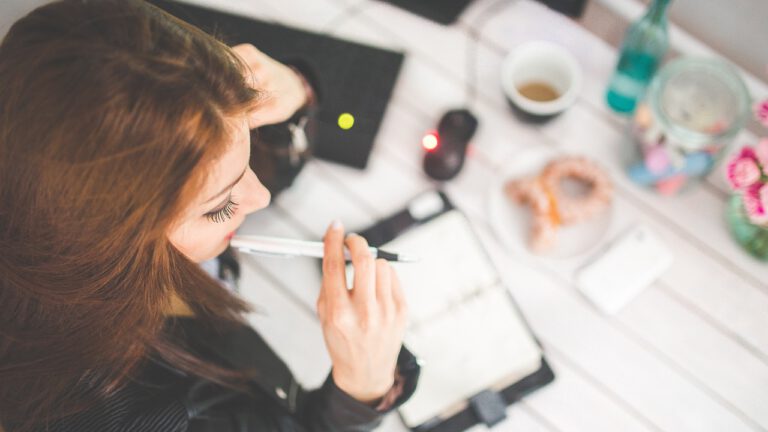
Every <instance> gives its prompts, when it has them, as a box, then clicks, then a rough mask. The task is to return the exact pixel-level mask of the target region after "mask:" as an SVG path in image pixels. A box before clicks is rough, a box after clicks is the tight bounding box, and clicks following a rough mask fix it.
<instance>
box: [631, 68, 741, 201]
mask: <svg viewBox="0 0 768 432" xmlns="http://www.w3.org/2000/svg"><path fill="white" fill-rule="evenodd" d="M749 107H750V102H749V93H748V92H747V88H746V86H745V85H744V82H743V81H742V80H741V78H740V77H739V75H738V73H737V72H736V70H735V69H733V67H731V66H730V65H728V64H727V63H725V62H722V61H720V60H716V59H706V58H697V57H683V58H680V59H677V60H674V61H672V62H670V63H669V64H667V65H666V66H664V67H663V68H662V69H661V70H660V71H659V73H658V74H657V75H656V77H655V78H654V79H653V81H651V84H650V86H649V87H648V91H647V93H646V94H645V97H644V98H643V100H642V102H641V103H640V104H639V105H638V107H637V110H636V111H635V115H634V117H633V119H632V122H631V125H630V129H631V132H630V136H631V139H632V145H630V146H629V147H630V150H629V152H627V153H628V154H627V156H628V157H627V158H626V159H627V161H626V165H627V174H628V175H629V177H630V178H631V179H632V180H633V181H634V182H635V183H637V184H640V185H642V186H646V187H649V188H651V189H653V190H655V191H656V192H658V193H660V194H662V195H674V194H676V193H677V192H678V191H680V190H681V189H683V188H687V187H689V186H690V185H692V184H695V183H697V182H698V181H700V180H702V179H703V178H704V177H705V176H706V175H707V174H709V172H710V171H711V170H712V168H713V167H714V166H715V164H716V162H717V161H718V159H719V158H720V157H721V156H722V155H723V153H724V149H725V147H726V146H727V145H728V144H729V143H730V142H731V141H732V140H733V138H734V137H735V136H736V134H737V133H738V132H739V131H740V130H741V128H742V127H743V126H744V123H745V121H746V120H747V116H748V115H749Z"/></svg>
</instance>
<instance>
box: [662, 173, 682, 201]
mask: <svg viewBox="0 0 768 432" xmlns="http://www.w3.org/2000/svg"><path fill="white" fill-rule="evenodd" d="M687 179H688V178H687V177H686V176H685V174H678V175H674V176H672V177H669V178H665V179H664V180H659V181H658V182H656V191H657V192H659V194H661V195H664V196H672V195H674V194H676V193H677V192H678V191H679V190H680V188H682V187H683V185H684V184H685V181H686V180H687Z"/></svg>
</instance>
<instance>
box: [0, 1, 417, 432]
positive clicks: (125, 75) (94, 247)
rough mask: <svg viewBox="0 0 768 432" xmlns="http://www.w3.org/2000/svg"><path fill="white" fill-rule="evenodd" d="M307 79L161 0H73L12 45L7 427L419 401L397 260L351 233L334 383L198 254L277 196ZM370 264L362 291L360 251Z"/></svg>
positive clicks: (207, 253)
mask: <svg viewBox="0 0 768 432" xmlns="http://www.w3.org/2000/svg"><path fill="white" fill-rule="evenodd" d="M304 89H305V86H304V85H303V83H302V79H301V77H300V76H298V75H297V74H296V73H294V72H293V71H292V70H291V69H289V68H287V67H286V66H284V65H282V64H280V63H278V62H276V61H274V60H272V59H270V58H269V57H267V56H266V55H264V54H262V53H260V52H259V51H258V50H257V49H256V48H254V47H252V46H250V45H241V46H237V47H235V48H234V49H229V48H227V47H226V46H225V45H223V44H221V43H219V42H217V41H215V40H214V39H212V38H211V37H209V36H207V35H206V34H204V33H202V32H201V31H199V30H197V29H195V28H193V27H191V26H189V25H187V24H185V23H183V22H181V21H179V20H176V19H174V18H172V17H171V16H169V15H167V14H165V13H163V12H162V11H160V10H159V9H157V8H155V7H153V6H150V5H147V4H144V3H142V2H140V1H125V0H102V1H98V2H97V1H88V0H65V1H61V2H57V3H53V4H49V5H47V6H44V7H42V8H39V9H37V10H35V11H33V12H32V13H30V14H29V15H28V16H26V17H24V18H22V19H21V20H19V21H18V22H17V23H16V24H15V25H14V26H13V27H12V28H11V30H10V31H9V33H8V34H7V36H6V37H5V39H4V40H3V42H2V44H0V424H2V426H1V427H0V429H2V427H4V428H5V430H6V432H10V431H28V430H48V431H203V430H210V431H214V430H215V431H230V430H232V431H234V430H237V431H251V430H258V431H302V430H322V431H334V430H339V431H363V430H370V429H372V428H374V427H375V426H376V425H377V424H378V421H379V420H380V417H381V415H382V414H383V413H385V412H388V411H390V410H392V409H393V408H395V407H396V406H398V405H399V404H400V403H402V402H403V401H404V400H405V399H407V397H408V396H409V395H410V393H411V392H412V391H413V387H414V385H415V377H416V375H417V372H418V366H416V365H415V362H414V359H413V357H412V356H410V355H409V354H408V353H407V351H405V350H401V341H402V337H403V333H404V328H405V321H406V305H405V302H404V300H403V294H402V290H401V287H400V285H399V283H398V282H397V277H396V275H395V273H394V271H393V270H392V269H391V268H390V267H389V266H388V265H387V263H386V262H384V261H381V260H375V261H374V260H373V259H372V258H371V255H370V254H369V253H368V252H367V244H366V242H365V240H364V239H363V238H361V237H359V236H355V235H351V236H346V237H345V236H344V232H343V228H342V227H341V225H340V224H339V223H338V222H336V223H333V224H332V225H331V226H330V227H329V229H328V231H327V233H326V235H325V240H324V241H325V253H326V258H325V259H324V260H323V279H322V287H321V293H320V295H319V297H318V301H317V312H318V315H319V318H320V322H321V324H322V329H323V333H324V337H325V342H326V346H327V348H328V352H329V354H330V357H331V360H332V363H333V367H332V371H331V373H330V374H329V377H328V379H327V380H326V382H325V384H324V385H323V386H322V387H321V388H320V389H317V390H314V391H304V390H302V389H300V388H298V386H297V385H296V383H295V381H294V380H293V378H292V376H291V375H290V373H289V371H288V369H287V368H286V366H285V365H284V364H283V363H282V362H281V361H280V360H279V359H278V358H277V357H276V356H275V354H274V353H273V352H272V351H271V350H270V349H269V348H268V347H267V345H266V344H265V343H264V342H263V340H261V338H259V336H258V335H257V334H256V333H255V332H253V330H251V329H250V328H249V327H247V326H245V325H244V324H243V322H244V321H243V318H242V315H243V313H244V312H245V311H247V310H248V307H247V305H246V304H244V302H243V301H242V300H240V299H239V298H237V297H235V296H234V295H232V294H230V293H229V292H228V291H227V290H225V289H224V288H222V287H221V285H220V284H219V283H217V282H216V281H214V280H213V279H211V278H210V277H209V276H207V275H206V273H205V272H203V271H202V270H201V269H200V267H199V265H198V263H200V262H202V261H204V260H207V259H210V258H212V257H215V256H217V255H218V254H220V253H221V252H222V251H223V250H224V249H225V248H226V247H227V243H228V240H229V238H230V237H231V233H232V232H233V231H234V230H235V229H236V228H237V227H238V226H239V225H240V224H241V223H242V222H243V219H244V218H245V216H246V215H247V214H248V213H251V212H253V211H256V210H258V209H261V208H264V207H265V206H266V205H267V204H268V203H269V199H270V196H269V192H268V191H267V190H266V189H265V188H264V187H263V186H262V185H261V183H260V182H259V179H258V178H257V176H256V174H255V173H254V172H253V171H251V169H250V168H249V167H248V160H249V152H250V143H249V129H251V128H254V127H257V126H261V125H265V124H269V123H276V122H280V121H283V120H285V119H287V118H288V117H290V116H291V115H292V113H293V112H294V111H296V110H297V109H299V108H301V107H302V105H303V104H304V103H306V99H307V95H306V92H305V90H304ZM344 245H346V247H348V248H349V250H350V252H351V254H352V256H353V265H354V267H355V276H354V281H353V288H352V289H351V290H347V281H346V280H345V276H344V258H343V247H344Z"/></svg>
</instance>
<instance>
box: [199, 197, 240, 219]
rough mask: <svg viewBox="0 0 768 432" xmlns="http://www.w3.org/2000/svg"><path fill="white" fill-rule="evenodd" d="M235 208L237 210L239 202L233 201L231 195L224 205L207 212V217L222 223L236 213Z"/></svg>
mask: <svg viewBox="0 0 768 432" xmlns="http://www.w3.org/2000/svg"><path fill="white" fill-rule="evenodd" d="M235 210H237V203H236V202H234V201H232V198H231V197H230V198H228V199H227V203H226V204H224V207H222V208H220V209H219V210H214V211H212V212H208V213H206V214H205V217H206V218H207V219H208V220H209V221H211V222H215V223H221V222H225V221H228V220H229V219H231V218H232V216H233V215H234V214H235Z"/></svg>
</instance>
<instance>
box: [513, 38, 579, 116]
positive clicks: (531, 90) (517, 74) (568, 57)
mask: <svg viewBox="0 0 768 432" xmlns="http://www.w3.org/2000/svg"><path fill="white" fill-rule="evenodd" d="M581 82H582V73H581V68H580V67H579V65H578V62H577V61H576V58H575V57H574V56H573V54H571V53H570V52H568V51H567V50H566V49H565V48H563V47H561V46H560V45H557V44H555V43H552V42H546V41H532V42H527V43H524V44H522V45H520V46H518V47H517V48H515V49H514V50H512V51H511V52H510V53H509V54H508V55H507V57H506V58H505V59H504V62H503V64H502V68H501V85H502V88H503V90H504V95H505V96H506V98H507V101H509V103H510V105H511V106H512V107H513V109H514V110H515V112H516V114H518V116H519V117H520V118H522V119H523V120H527V121H543V120H547V119H550V118H552V117H554V116H556V115H557V114H560V113H561V112H563V111H564V110H565V109H566V108H568V107H569V106H571V105H572V104H573V103H574V102H575V101H576V97H577V96H578V92H579V90H580V89H581Z"/></svg>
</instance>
